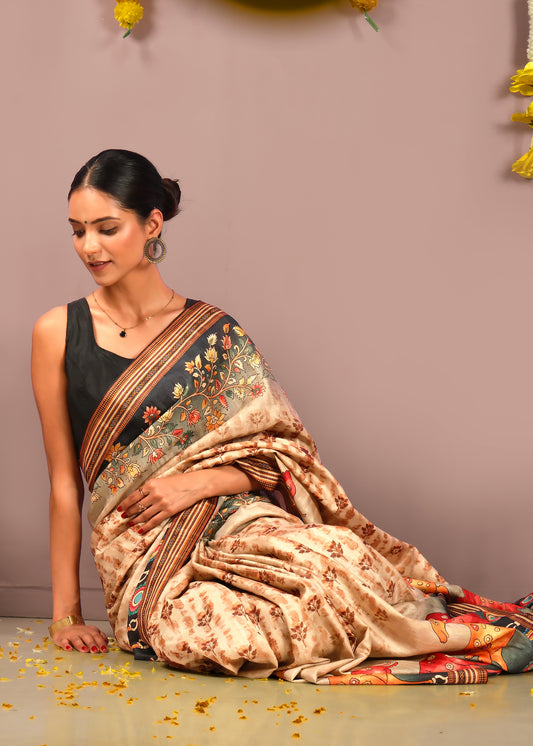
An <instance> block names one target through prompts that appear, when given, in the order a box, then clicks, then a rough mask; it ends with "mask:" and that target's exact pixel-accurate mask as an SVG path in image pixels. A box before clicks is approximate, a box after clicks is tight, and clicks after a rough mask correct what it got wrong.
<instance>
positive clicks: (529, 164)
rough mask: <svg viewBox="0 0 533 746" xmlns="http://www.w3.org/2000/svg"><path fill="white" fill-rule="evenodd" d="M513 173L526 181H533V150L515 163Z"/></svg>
mask: <svg viewBox="0 0 533 746" xmlns="http://www.w3.org/2000/svg"><path fill="white" fill-rule="evenodd" d="M513 171H514V172H515V173H516V174H518V175H519V176H523V177H524V178H525V179H533V148H530V149H529V150H528V151H527V153H525V154H524V155H523V156H522V157H521V158H519V159H518V160H517V161H515V162H514V163H513Z"/></svg>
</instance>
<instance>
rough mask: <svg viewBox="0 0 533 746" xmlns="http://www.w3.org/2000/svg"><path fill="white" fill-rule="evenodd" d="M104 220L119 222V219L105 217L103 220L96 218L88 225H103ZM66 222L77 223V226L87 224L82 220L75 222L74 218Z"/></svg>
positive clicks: (109, 216) (110, 216) (111, 216)
mask: <svg viewBox="0 0 533 746" xmlns="http://www.w3.org/2000/svg"><path fill="white" fill-rule="evenodd" d="M105 220H120V218H117V217H113V215H106V217H105V218H96V220H91V222H90V223H89V225H96V223H103V222H104V221H105ZM68 222H69V223H77V224H78V225H84V224H87V221H86V220H85V221H83V220H76V219H75V218H69V219H68Z"/></svg>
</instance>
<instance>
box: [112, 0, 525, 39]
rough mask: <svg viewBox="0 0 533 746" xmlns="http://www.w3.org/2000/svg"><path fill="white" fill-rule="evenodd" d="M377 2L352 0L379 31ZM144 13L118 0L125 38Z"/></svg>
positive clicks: (118, 17)
mask: <svg viewBox="0 0 533 746" xmlns="http://www.w3.org/2000/svg"><path fill="white" fill-rule="evenodd" d="M529 2H530V6H531V4H532V2H533V0H529ZM377 4H378V0H350V5H351V6H352V8H357V10H359V11H360V12H361V13H364V15H365V18H366V20H367V21H368V23H369V24H370V25H371V26H372V28H373V29H374V31H378V30H379V29H378V26H377V24H376V23H375V21H374V20H373V19H372V18H371V17H370V13H369V11H370V10H374V8H375V7H376V5H377ZM143 13H144V8H143V6H142V5H141V4H140V3H139V2H137V0H116V5H115V19H116V20H117V21H118V22H119V24H120V25H121V26H122V28H124V29H126V33H125V34H124V36H123V37H122V38H123V39H125V38H126V37H127V36H129V35H130V34H131V30H132V28H133V27H134V26H135V24H136V23H137V22H138V21H140V20H141V19H142V17H143Z"/></svg>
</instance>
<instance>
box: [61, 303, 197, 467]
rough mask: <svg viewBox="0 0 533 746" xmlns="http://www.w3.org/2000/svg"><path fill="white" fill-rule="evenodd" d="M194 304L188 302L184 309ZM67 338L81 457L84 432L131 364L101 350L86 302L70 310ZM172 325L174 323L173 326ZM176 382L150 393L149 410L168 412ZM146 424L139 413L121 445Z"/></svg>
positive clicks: (70, 387)
mask: <svg viewBox="0 0 533 746" xmlns="http://www.w3.org/2000/svg"><path fill="white" fill-rule="evenodd" d="M193 303H195V301H194V300H191V299H187V302H186V304H185V308H189V307H190V306H191V305H193ZM67 309H68V310H67V337H66V349H65V372H66V376H67V404H68V411H69V416H70V423H71V427H72V433H73V436H74V443H75V445H76V452H77V454H78V457H79V454H80V449H81V445H82V443H83V437H84V435H85V430H86V429H87V425H88V424H89V422H90V420H91V417H92V416H93V414H94V412H95V410H96V408H97V407H98V405H99V403H100V401H101V400H102V398H103V397H104V395H105V393H106V391H108V389H109V388H110V387H111V386H112V385H113V383H114V382H115V381H116V379H117V378H118V377H119V376H121V375H122V373H124V371H125V370H126V368H127V367H128V366H129V365H130V364H131V362H132V360H131V359H130V358H126V357H122V356H121V355H117V354H116V353H114V352H110V351H109V350H104V349H103V348H102V347H100V346H99V345H98V344H97V342H96V339H95V336H94V329H93V320H92V316H91V311H90V309H89V304H88V303H87V300H86V298H80V299H79V300H76V301H73V302H72V303H69V304H68V306H67ZM171 323H172V322H171ZM174 383H175V382H172V381H168V380H167V381H165V379H164V378H163V380H162V381H160V383H159V384H158V385H157V386H156V387H155V388H154V389H153V390H152V392H151V393H150V401H149V402H148V405H149V406H155V407H157V408H158V409H159V410H160V411H161V412H165V411H166V410H167V409H168V407H169V406H170V404H169V402H170V403H171V402H172V401H173V399H172V389H173V386H174ZM146 427H147V423H146V421H145V420H143V412H142V411H140V410H139V412H137V413H136V414H135V416H134V417H133V418H132V419H131V420H130V422H129V423H128V425H127V426H126V428H125V430H124V431H123V432H122V434H121V436H120V440H121V445H122V446H126V445H128V443H131V442H132V441H133V440H134V439H135V438H136V437H137V436H138V435H139V433H140V432H142V431H143V430H145V429H146Z"/></svg>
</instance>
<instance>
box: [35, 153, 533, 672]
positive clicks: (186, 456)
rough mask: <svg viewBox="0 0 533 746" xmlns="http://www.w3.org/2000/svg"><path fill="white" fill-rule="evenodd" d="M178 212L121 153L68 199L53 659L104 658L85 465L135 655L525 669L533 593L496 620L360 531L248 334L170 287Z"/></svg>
mask: <svg viewBox="0 0 533 746" xmlns="http://www.w3.org/2000/svg"><path fill="white" fill-rule="evenodd" d="M179 199H180V190H179V187H178V185H177V183H176V182H175V181H172V180H169V179H161V177H160V175H159V173H158V172H157V170H156V169H155V167H154V166H153V165H152V164H151V163H150V162H149V161H147V160H146V159H145V158H143V157H142V156H140V155H138V154H135V153H131V152H129V151H123V150H109V151H104V152H103V153H100V154H99V155H97V156H95V157H94V158H92V159H91V160H90V161H88V163H87V164H86V165H85V166H83V168H82V169H81V170H80V171H79V172H78V173H77V174H76V176H75V178H74V181H73V183H72V186H71V189H70V193H69V211H70V215H69V221H70V224H71V226H72V229H73V235H74V246H75V249H76V251H77V253H78V255H79V256H80V259H81V260H82V261H83V262H84V264H85V266H86V267H87V269H88V270H89V272H90V273H91V274H92V276H93V278H94V280H95V282H96V284H97V289H96V290H95V291H94V292H93V293H92V294H91V295H90V296H89V297H88V298H82V299H80V300H78V301H76V302H74V303H70V304H69V305H68V306H63V307H59V308H54V309H52V310H51V311H49V312H48V313H47V314H45V315H44V316H43V317H42V318H41V319H39V321H38V322H37V324H36V326H35V330H34V343H33V362H32V374H33V383H34V391H35V397H36V401H37V405H38V408H39V413H40V416H41V421H42V427H43V434H44V442H45V448H46V453H47V458H48V463H49V471H50V480H51V497H50V522H51V564H52V577H53V624H52V625H51V627H50V634H51V636H52V638H53V640H54V642H55V643H56V644H57V645H59V646H60V647H62V648H64V649H65V650H71V649H72V648H75V649H77V650H80V651H84V652H87V651H93V652H96V651H105V650H106V644H107V640H106V637H105V635H104V634H103V633H102V632H101V631H100V630H99V629H98V628H96V627H93V626H89V625H86V624H85V622H84V620H83V616H82V610H81V606H80V591H79V581H78V563H79V554H80V538H81V528H80V507H81V502H82V494H83V488H82V480H81V476H80V465H81V469H82V471H83V473H84V476H85V479H86V481H87V483H88V485H89V488H90V490H91V493H92V494H91V504H90V508H89V518H90V520H91V523H92V525H93V529H94V530H93V534H92V540H91V546H92V550H93V552H94V556H95V561H96V565H97V568H98V572H99V574H100V577H101V579H102V584H103V587H104V592H105V599H106V607H107V609H108V613H109V619H110V622H111V624H112V626H113V629H114V633H115V635H116V638H117V640H118V643H119V644H120V646H121V647H122V648H124V649H125V650H131V651H133V652H134V653H135V656H136V657H138V658H154V657H158V658H160V659H161V660H164V661H167V662H168V663H169V664H170V665H172V666H175V667H178V668H182V669H186V670H191V671H218V672H224V673H226V674H240V675H243V676H250V677H255V676H258V677H263V676H268V675H270V674H273V673H275V674H277V675H278V676H281V677H284V678H286V679H291V680H293V679H303V680H307V681H314V682H319V683H405V682H409V683H424V682H432V683H457V682H461V683H462V682H467V681H468V682H482V681H485V680H486V678H487V676H488V675H490V674H495V673H500V672H502V671H514V672H516V671H523V670H528V669H531V668H532V667H533V612H532V610H531V605H532V601H533V597H531V596H530V597H529V598H528V599H525V600H523V601H522V602H520V603H519V604H517V605H512V604H497V603H495V602H491V601H488V600H486V599H480V598H479V597H477V596H474V595H473V594H470V593H468V592H466V591H463V590H461V589H459V588H457V587H453V586H448V585H446V584H444V582H443V579H442V578H441V577H440V576H439V574H438V573H437V572H436V570H435V569H434V568H432V567H431V565H430V564H429V563H428V562H427V561H426V560H425V559H424V558H423V557H422V556H421V555H420V553H419V552H418V551H417V550H416V549H415V548H414V547H412V546H409V545H407V544H404V543H403V542H401V541H398V540H396V539H394V538H393V537H391V536H389V535H388V534H386V533H385V532H383V531H381V530H380V529H378V528H376V527H375V526H374V525H373V524H371V523H370V522H369V521H367V520H366V519H365V518H364V517H363V516H361V515H360V514H359V513H358V512H357V511H356V510H355V509H354V507H353V506H352V505H351V503H350V502H349V500H348V499H347V498H346V496H345V494H344V493H343V491H342V489H341V487H340V486H339V484H338V483H337V482H336V481H335V479H334V478H333V477H332V476H331V474H329V472H328V471H327V470H326V469H325V468H324V467H323V466H322V465H321V463H320V461H319V458H318V455H317V452H316V448H315V445H314V443H313V441H312V439H311V438H310V436H309V435H308V434H307V432H306V431H305V430H304V428H303V426H302V424H301V422H300V420H299V418H298V416H297V414H296V413H295V412H294V410H293V409H292V407H291V405H290V403H289V401H288V400H287V398H286V396H285V394H284V392H283V390H282V389H281V388H280V387H279V385H278V384H277V382H276V380H275V378H274V376H273V374H272V372H271V371H270V369H269V367H268V365H267V364H266V362H265V361H264V359H263V358H262V356H261V354H260V353H259V351H258V350H257V349H256V348H255V346H254V345H253V343H252V342H251V340H250V339H249V337H248V336H247V335H246V333H245V332H244V331H243V329H242V328H241V327H240V326H239V325H238V324H237V323H236V322H235V321H234V320H233V319H232V318H231V317H229V316H228V315H226V314H225V313H224V312H223V311H221V310H220V309H218V308H215V307H213V306H210V305H209V304H207V303H204V302H202V301H193V300H188V299H186V298H185V297H183V296H181V295H179V294H178V293H177V292H175V291H174V290H173V289H171V288H170V287H168V286H167V285H166V284H165V283H164V281H163V280H162V279H161V276H160V274H159V270H158V263H159V261H160V260H161V259H162V258H163V257H164V253H165V247H164V244H163V243H162V242H161V240H160V235H161V230H162V227H163V222H164V221H165V220H168V219H170V218H172V217H173V216H174V215H175V214H176V213H177V211H178V205H179ZM368 659H378V660H372V661H370V662H368Z"/></svg>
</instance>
